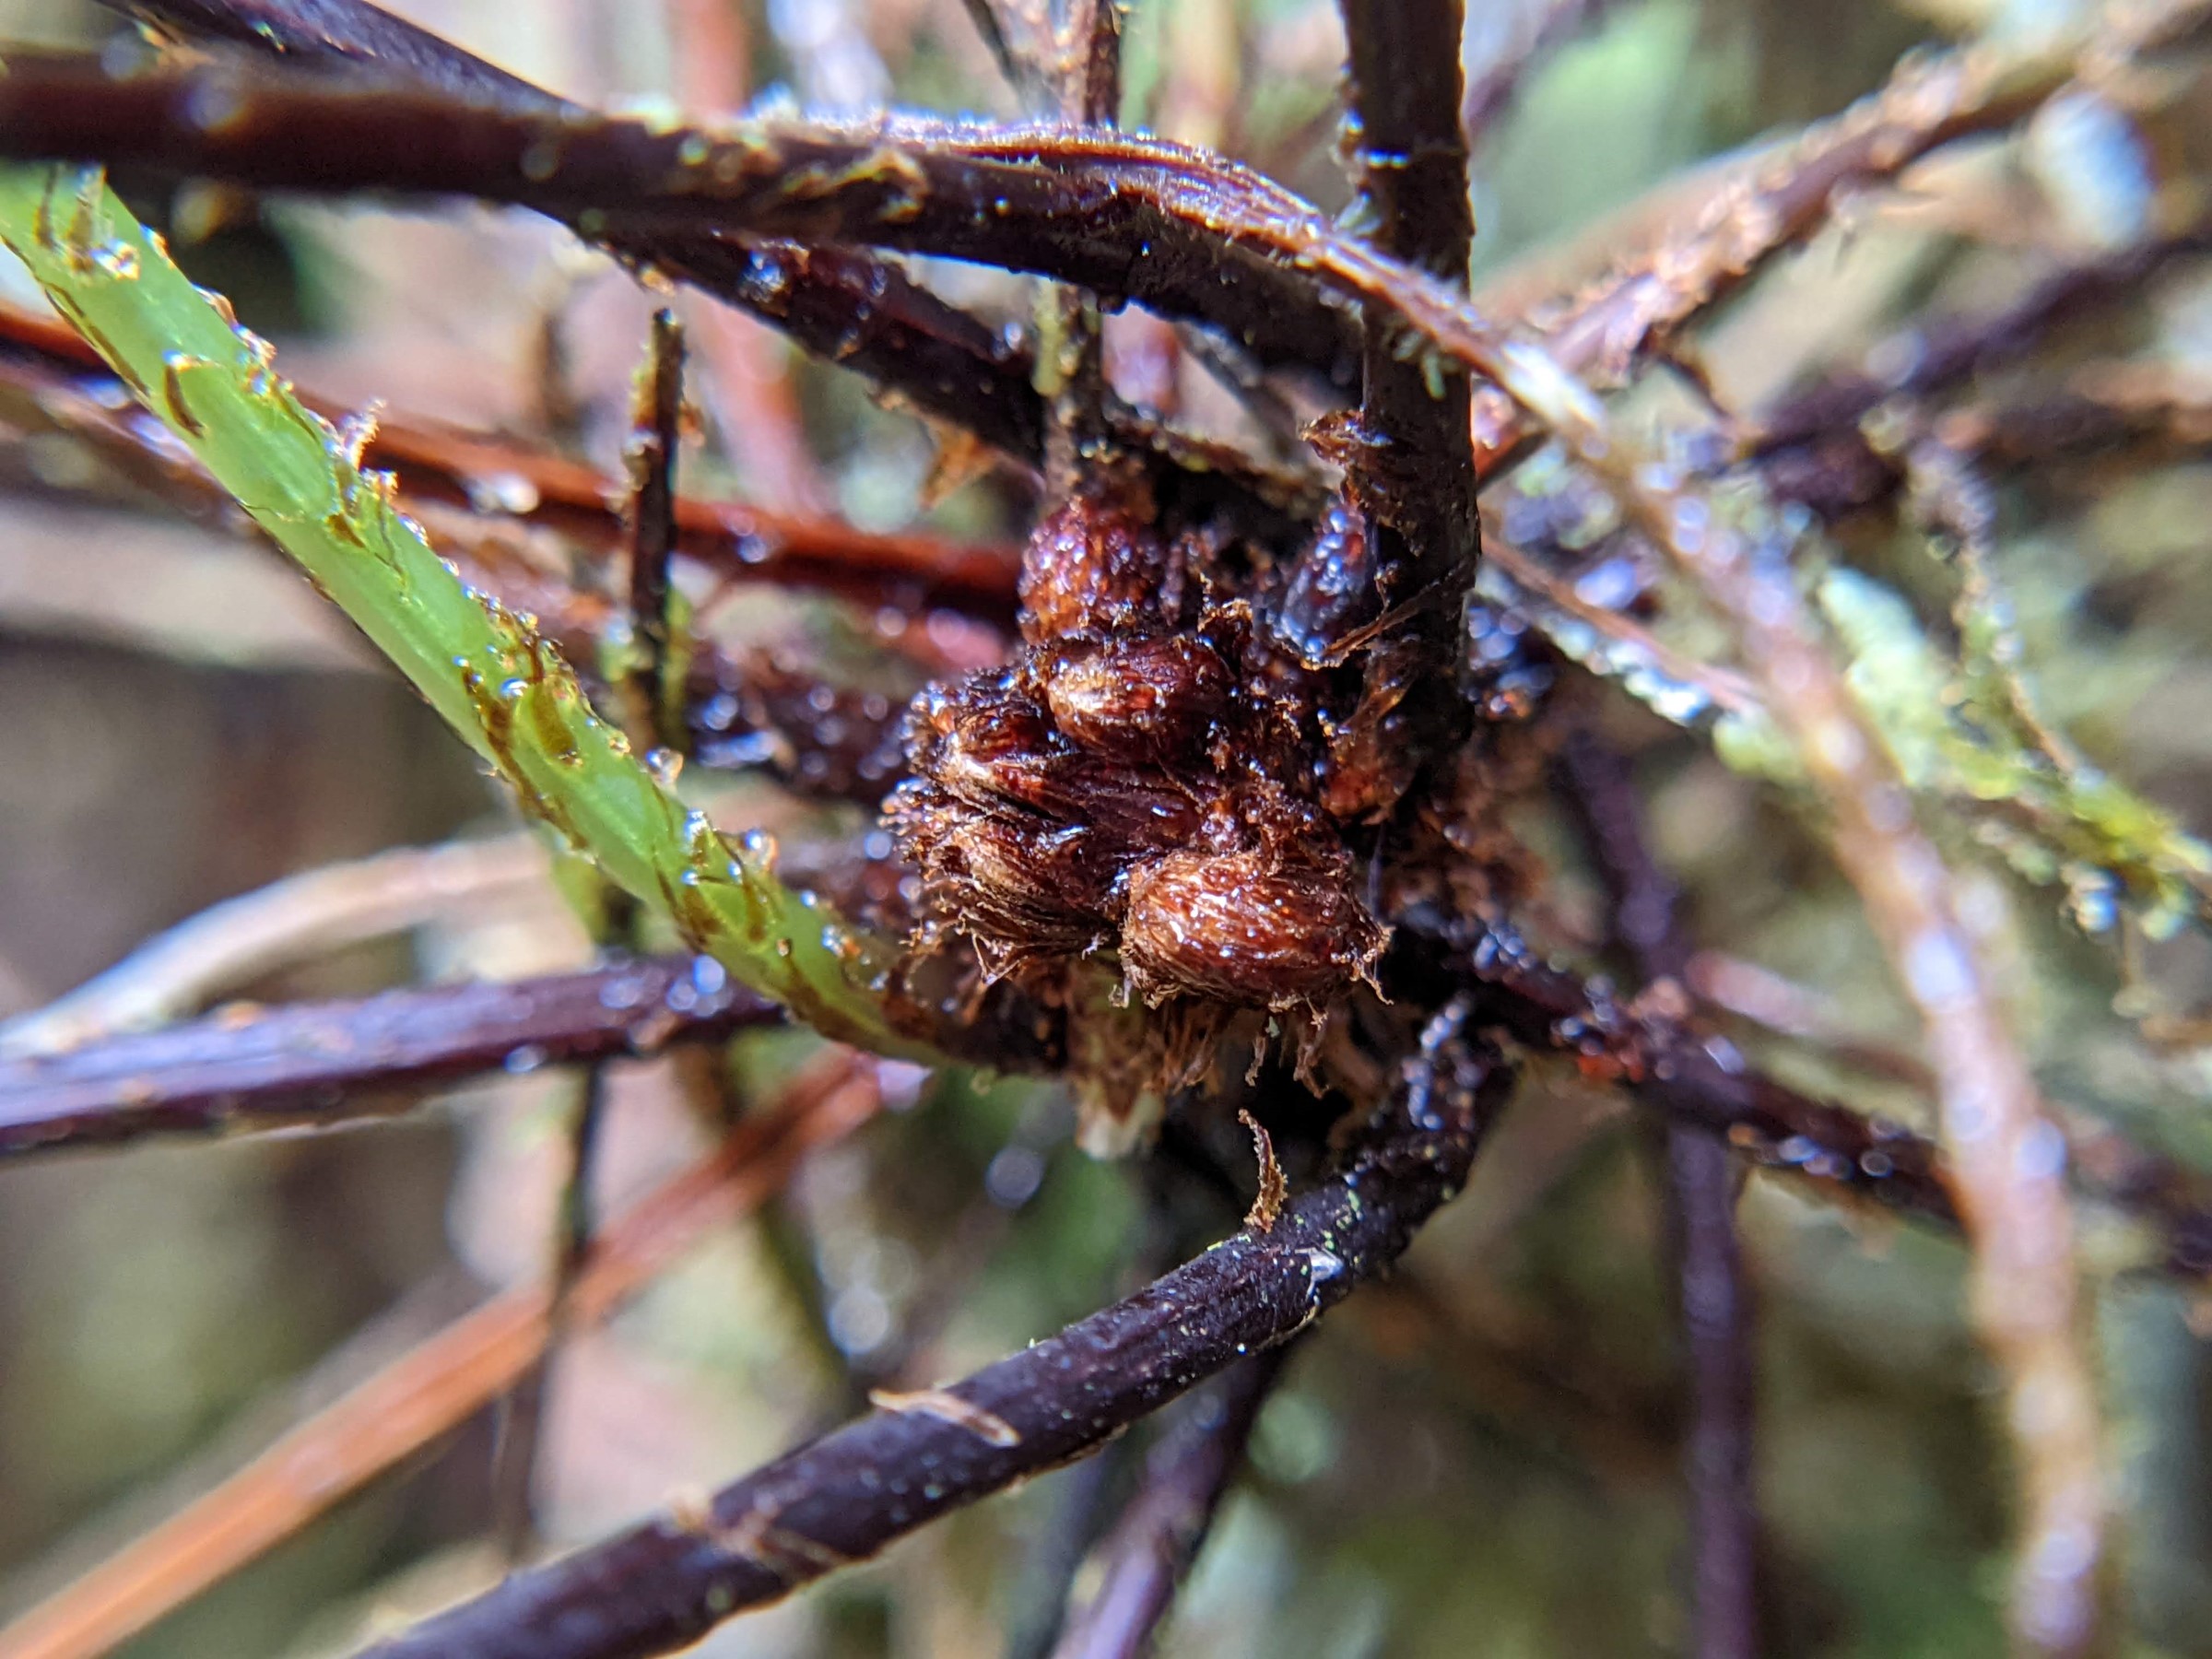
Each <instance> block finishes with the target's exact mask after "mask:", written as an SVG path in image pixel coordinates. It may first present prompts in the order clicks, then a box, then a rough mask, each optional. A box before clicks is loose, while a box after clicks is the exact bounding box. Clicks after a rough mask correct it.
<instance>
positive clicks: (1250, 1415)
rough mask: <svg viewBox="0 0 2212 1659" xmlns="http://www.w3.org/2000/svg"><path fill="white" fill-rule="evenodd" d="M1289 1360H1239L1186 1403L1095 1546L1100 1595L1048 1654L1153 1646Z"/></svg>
mask: <svg viewBox="0 0 2212 1659" xmlns="http://www.w3.org/2000/svg"><path fill="white" fill-rule="evenodd" d="M1288 1357H1289V1347H1288V1344H1286V1345H1284V1346H1283V1347H1275V1348H1270V1349H1269V1350H1268V1351H1267V1352H1266V1353H1265V1354H1256V1355H1254V1356H1253V1358H1252V1359H1247V1360H1245V1361H1244V1363H1243V1364H1241V1365H1240V1366H1238V1367H1237V1368H1236V1369H1235V1370H1233V1371H1230V1372H1229V1374H1228V1375H1226V1376H1224V1377H1223V1378H1222V1379H1221V1380H1220V1381H1219V1382H1216V1383H1215V1384H1214V1385H1213V1386H1212V1387H1211V1388H1209V1389H1207V1390H1206V1393H1204V1394H1201V1395H1199V1396H1198V1397H1197V1398H1196V1399H1195V1400H1194V1401H1193V1402H1192V1405H1191V1408H1190V1409H1189V1410H1188V1411H1187V1412H1186V1413H1185V1414H1184V1416H1183V1419H1182V1421H1181V1422H1179V1423H1177V1424H1176V1425H1175V1426H1174V1428H1172V1429H1171V1430H1169V1432H1168V1435H1167V1437H1166V1439H1165V1440H1163V1441H1161V1443H1160V1444H1159V1446H1158V1447H1157V1448H1155V1449H1154V1451H1153V1453H1152V1455H1151V1456H1150V1457H1149V1458H1147V1460H1146V1465H1145V1483H1144V1485H1143V1486H1142V1487H1141V1488H1139V1489H1138V1491H1137V1494H1136V1496H1135V1498H1134V1499H1132V1500H1130V1502H1129V1507H1128V1508H1127V1509H1125V1510H1124V1511H1123V1512H1122V1517H1121V1519H1120V1520H1119V1521H1117V1522H1115V1523H1114V1527H1113V1531H1112V1532H1111V1533H1109V1534H1108V1535H1107V1536H1106V1539H1105V1541H1104V1542H1103V1543H1102V1544H1101V1545H1100V1547H1099V1550H1098V1554H1099V1556H1100V1558H1101V1559H1102V1560H1103V1563H1104V1569H1105V1571H1104V1572H1103V1575H1102V1576H1101V1578H1100V1583H1099V1588H1098V1592H1097V1594H1094V1595H1093V1596H1092V1597H1091V1598H1090V1601H1089V1602H1088V1605H1086V1606H1084V1608H1083V1609H1082V1611H1081V1612H1079V1613H1078V1614H1077V1615H1076V1616H1075V1617H1074V1618H1072V1619H1071V1620H1070V1622H1069V1625H1068V1628H1067V1630H1066V1633H1065V1634H1064V1635H1063V1636H1062V1637H1061V1638H1060V1642H1059V1645H1058V1646H1057V1647H1055V1648H1054V1649H1053V1659H1142V1656H1143V1655H1144V1654H1146V1653H1149V1652H1150V1651H1151V1648H1152V1641H1153V1638H1154V1636H1155V1635H1156V1634H1157V1632H1158V1630H1159V1624H1160V1621H1161V1620H1162V1619H1163V1618H1166V1616H1167V1612H1168V1608H1169V1607H1170V1606H1171V1605H1172V1604H1173V1602H1174V1599H1175V1592H1176V1590H1177V1589H1178V1588H1179V1587H1180V1586H1181V1585H1182V1581H1183V1579H1184V1577H1185V1576H1186V1575H1187V1574H1188V1573H1189V1571H1190V1570H1191V1563H1192V1562H1193V1561H1194V1560H1196V1559H1198V1551H1199V1548H1200V1547H1201V1546H1203V1545H1204V1544H1205V1542H1206V1533H1207V1531H1208V1530H1209V1529H1210V1528H1211V1527H1212V1525H1213V1521H1214V1512H1215V1511H1216V1510H1218V1508H1219V1507H1220V1504H1221V1499H1222V1497H1223V1495H1224V1494H1225V1493H1227V1491H1228V1490H1229V1484H1230V1481H1231V1480H1232V1479H1234V1478H1235V1477H1236V1473H1237V1470H1238V1469H1239V1468H1240V1467H1241V1465H1242V1464H1243V1462H1244V1447H1245V1442H1246V1441H1249V1440H1250V1439H1251V1438H1252V1429H1253V1424H1254V1423H1255V1422H1257V1421H1258V1420H1259V1416H1260V1407H1261V1406H1264V1405H1265V1404H1266V1401H1267V1396H1268V1394H1269V1392H1270V1391H1271V1390H1272V1389H1273V1388H1274V1386H1275V1382H1276V1379H1277V1377H1279V1376H1280V1375H1281V1374H1282V1369H1283V1363H1284V1361H1285V1360H1286V1359H1288Z"/></svg>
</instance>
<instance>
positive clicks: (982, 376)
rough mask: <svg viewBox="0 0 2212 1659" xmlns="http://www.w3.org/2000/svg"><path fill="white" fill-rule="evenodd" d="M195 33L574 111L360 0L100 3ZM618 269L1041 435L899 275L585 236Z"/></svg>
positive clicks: (795, 257)
mask: <svg viewBox="0 0 2212 1659" xmlns="http://www.w3.org/2000/svg"><path fill="white" fill-rule="evenodd" d="M103 3H105V4H109V5H111V6H113V7H114V8H115V9H117V10H122V11H128V12H131V13H135V14H138V15H143V16H149V17H153V18H159V19H160V20H161V21H163V22H165V23H168V24H171V25H172V26H174V27H177V28H179V29H183V30H185V31H188V32H192V33H198V34H209V35H214V36H216V37H218V38H220V39H223V40H227V41H233V42H235V43H237V44H238V45H240V46H243V47H247V48H250V49H252V50H253V51H255V52H260V53H273V54H275V55H277V56H278V57H281V58H284V59H287V60H289V61H293V62H297V63H300V64H306V65H323V66H326V67H327V66H331V65H340V66H344V67H346V68H348V69H350V70H353V71H355V72H356V74H357V75H358V76H359V77H360V80H361V82H362V84H371V85H373V84H378V83H382V84H385V85H392V84H397V85H402V86H412V87H419V88H428V89H431V90H434V91H437V92H441V93H444V94H447V95H449V96H454V97H459V98H464V99H468V100H473V101H477V102H479V103H483V104H487V105H497V106H500V107H502V108H506V109H511V110H516V111H524V112H534V113H536V114H539V115H549V116H553V117H556V118H559V117H562V116H574V115H579V114H581V113H582V111H581V110H580V109H579V107H578V106H576V105H574V104H571V103H569V102H568V101H567V100H563V99H559V98H556V97H554V96H553V95H552V94H551V93H549V92H547V91H545V90H544V89H542V88H538V87H535V86H533V85H531V84H530V83H529V82H527V81H525V80H523V79H521V78H520V77H518V76H513V75H510V74H509V73H508V72H507V71H505V70H503V69H500V68H496V67H494V66H493V65H489V64H488V63H486V62H484V61H483V60H482V59H481V58H478V57H476V56H474V55H473V54H471V53H466V52H464V51H462V50H461V49H460V48H458V47H456V46H454V45H453V44H452V43H451V42H449V41H444V40H441V39H440V38H439V37H438V36H436V35H433V34H430V33H429V32H428V31H426V30H423V29H417V28H416V27H415V26H414V25H412V24H409V23H406V22H404V21H402V20H401V19H399V18H394V17H393V16H391V15H390V14H389V13H387V12H385V11H383V10H382V9H381V8H379V7H377V6H371V5H367V4H364V3H363V0H300V3H298V4H294V3H291V0H281V3H280V0H179V3H177V4H171V0H103ZM579 230H580V233H582V234H584V235H585V236H586V239H587V240H598V241H601V244H602V245H603V246H605V247H606V249H607V251H608V252H609V253H614V254H615V255H616V256H617V257H618V258H620V259H622V260H624V261H625V262H626V263H629V264H631V265H638V266H641V267H653V268H658V269H661V270H664V271H665V272H667V273H668V274H669V275H671V276H674V277H680V278H682V279H684V280H685V281H688V282H690V283H692V284H693V285H695V286H696V287H698V288H700V289H702V290H703V291H705V292H707V293H710V294H712V295H713V296H714V297H715V298H716V299H718V300H724V302H726V303H728V304H731V305H735V306H736V307H737V308H738V309H739V310H741V311H747V312H753V313H754V314H755V315H758V316H759V317H761V318H762V319H764V320H765V321H768V322H771V323H773V324H775V325H776V326H777V327H779V328H781V329H782V330H783V331H784V332H785V333H787V334H788V335H791V337H792V338H793V339H794V340H796V341H797V342H798V343H799V345H800V346H801V347H803V348H805V349H806V351H808V352H810V353H812V354H813V355H814V356H816V357H819V358H822V359H827V360H829V361H832V362H836V363H839V364H841V365H842V366H843V367H845V368H847V369H849V370H852V371H854V372H856V373H859V374H862V375H864V376H865V377H866V378H868V379H869V380H871V381H874V382H876V383H877V384H878V385H879V386H881V387H883V388H884V389H885V390H886V391H887V392H889V393H892V394H896V395H897V396H899V397H900V398H902V399H903V400H905V401H907V402H909V403H911V404H912V405H913V406H915V407H917V408H920V409H923V410H924V411H926V412H927V413H928V414H930V415H931V416H932V417H933V418H937V419H940V420H944V421H947V422H948V423H950V424H952V425H954V426H956V427H959V428H960V429H963V430H969V431H972V432H974V433H975V434H976V435H977V436H978V437H980V438H982V440H983V441H985V442H987V443H992V444H994V445H996V446H997V447H999V448H1001V449H1004V450H1006V451H1007V452H1008V453H1013V454H1017V455H1022V454H1028V455H1031V456H1033V455H1034V454H1035V453H1036V444H1037V443H1038V441H1040V440H1041V437H1042V432H1043V422H1042V419H1041V412H1040V410H1039V407H1038V402H1037V398H1036V395H1035V394H1034V393H1032V392H1031V391H1030V387H1029V384H1028V367H1029V365H1028V363H1027V362H1026V360H1024V359H1023V358H1022V356H1021V354H1020V353H1019V352H1018V351H1017V350H1016V349H1014V348H1013V347H1010V346H1009V345H1008V344H1007V343H1006V341H1005V340H1004V339H1002V338H1000V337H999V336H998V335H996V334H995V332H994V331H993V330H991V329H989V328H987V327H985V326H984V325H983V324H982V323H980V322H978V321H977V320H976V319H975V318H973V317H971V316H969V315H967V314H966V313H965V312H960V311H959V310H958V309H957V308H955V307H953V306H950V305H947V304H946V303H945V302H944V301H943V300H939V299H937V298H936V297H935V295H934V294H932V293H930V292H929V290H928V289H926V288H923V287H921V286H920V285H919V284H917V283H914V282H912V280H910V279H909V278H908V277H906V276H905V275H904V274H903V273H901V272H900V271H898V270H896V269H894V268H893V267H891V266H889V265H885V264H884V263H882V262H881V261H879V260H875V259H870V258H867V257H866V256H865V255H862V254H857V253H852V252H849V251H829V250H822V251H818V252H813V253H810V252H808V251H806V250H802V249H798V248H794V247H792V246H789V245H787V244H786V245H778V244H776V243H774V242H760V243H754V244H749V245H748V244H745V243H738V242H724V241H718V240H716V239H713V238H705V237H684V236H676V237H670V238H658V237H652V236H645V237H628V238H625V237H607V238H594V237H592V236H591V235H590V231H589V228H586V227H579Z"/></svg>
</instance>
